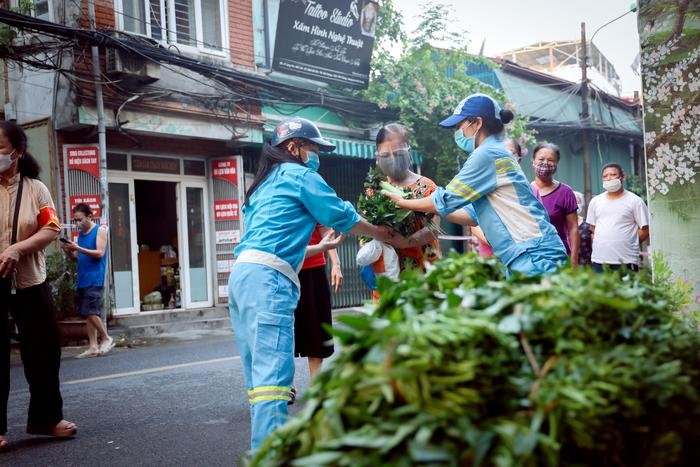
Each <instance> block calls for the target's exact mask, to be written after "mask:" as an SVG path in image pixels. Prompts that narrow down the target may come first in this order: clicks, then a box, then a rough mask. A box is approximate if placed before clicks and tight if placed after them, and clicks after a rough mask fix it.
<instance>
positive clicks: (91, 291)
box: [78, 287, 103, 318]
mask: <svg viewBox="0 0 700 467" xmlns="http://www.w3.org/2000/svg"><path fill="white" fill-rule="evenodd" d="M102 289H103V287H84V288H80V289H78V311H79V312H80V316H82V317H83V318H87V317H88V316H90V315H96V316H100V315H102Z"/></svg>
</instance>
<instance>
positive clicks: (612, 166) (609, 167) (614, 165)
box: [600, 162, 625, 177]
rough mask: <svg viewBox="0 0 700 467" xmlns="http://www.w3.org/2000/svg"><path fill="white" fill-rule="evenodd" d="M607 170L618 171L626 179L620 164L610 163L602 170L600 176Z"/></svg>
mask: <svg viewBox="0 0 700 467" xmlns="http://www.w3.org/2000/svg"><path fill="white" fill-rule="evenodd" d="M605 169H617V171H618V172H620V176H621V177H624V176H625V171H624V170H622V166H621V165H620V164H618V163H617V162H609V163H607V164H605V165H604V166H603V168H602V169H600V174H601V175H602V174H603V172H605Z"/></svg>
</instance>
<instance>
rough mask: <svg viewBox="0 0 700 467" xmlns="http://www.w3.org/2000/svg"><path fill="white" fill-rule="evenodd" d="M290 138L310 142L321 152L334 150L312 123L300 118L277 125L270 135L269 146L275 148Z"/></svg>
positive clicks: (333, 146)
mask: <svg viewBox="0 0 700 467" xmlns="http://www.w3.org/2000/svg"><path fill="white" fill-rule="evenodd" d="M292 138H303V139H307V140H309V141H312V142H314V143H316V144H317V145H318V148H319V149H320V150H321V151H333V150H335V144H333V143H331V142H330V141H328V140H327V139H326V138H324V137H323V136H322V135H321V132H320V131H319V129H318V127H317V126H316V124H314V122H312V121H311V120H307V119H305V118H301V117H293V118H289V119H287V120H285V121H283V122H281V123H280V124H279V125H277V127H276V128H275V131H274V132H273V133H272V139H271V142H270V144H271V145H272V146H277V145H280V144H282V143H284V142H285V141H287V140H290V139H292Z"/></svg>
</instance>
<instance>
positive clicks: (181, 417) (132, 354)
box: [0, 336, 309, 467]
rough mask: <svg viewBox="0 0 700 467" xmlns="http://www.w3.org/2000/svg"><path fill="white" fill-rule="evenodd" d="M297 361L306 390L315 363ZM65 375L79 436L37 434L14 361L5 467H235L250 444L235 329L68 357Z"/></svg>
mask: <svg viewBox="0 0 700 467" xmlns="http://www.w3.org/2000/svg"><path fill="white" fill-rule="evenodd" d="M73 353H75V352H73ZM296 364H297V372H296V379H295V386H296V387H297V391H298V392H299V393H300V395H301V393H303V390H304V389H305V388H306V387H307V386H308V381H309V380H308V367H307V366H306V361H305V359H297V361H296ZM61 381H62V394H63V400H64V415H65V418H66V419H68V420H70V421H73V422H75V423H76V424H77V425H78V434H77V436H76V437H75V438H73V439H69V440H55V439H52V438H46V437H37V436H30V435H27V434H26V433H25V432H24V429H25V424H26V413H27V407H28V403H29V392H28V388H27V384H26V381H25V379H24V375H23V373H22V367H21V366H20V365H15V366H13V368H12V371H11V383H12V389H11V392H10V401H9V409H8V411H9V413H8V426H9V429H8V437H9V439H10V442H11V449H10V450H8V451H6V452H4V453H2V454H0V465H7V466H13V467H19V466H32V467H35V466H54V465H55V466H112V465H113V466H160V465H163V466H165V465H167V466H189V465H200V466H218V465H228V466H231V465H238V464H239V461H240V459H241V456H243V455H244V453H245V451H246V450H247V449H248V447H249V438H250V427H249V423H250V420H249V412H248V402H247V397H246V394H245V389H244V385H243V375H242V368H241V362H240V358H239V356H238V351H237V349H236V346H235V344H234V341H233V337H232V336H231V337H218V338H208V339H202V340H197V341H190V342H174V343H167V344H160V345H152V346H146V347H138V348H133V349H119V348H117V349H115V350H114V351H113V352H112V353H110V354H109V355H106V356H103V357H98V358H90V359H84V360H76V359H73V358H65V359H64V360H63V361H62V366H61ZM299 409H301V407H300V404H299V403H297V404H294V405H293V406H292V412H296V411H298V410H299Z"/></svg>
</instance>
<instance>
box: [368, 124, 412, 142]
mask: <svg viewBox="0 0 700 467" xmlns="http://www.w3.org/2000/svg"><path fill="white" fill-rule="evenodd" d="M391 135H397V136H398V137H399V138H401V141H403V142H404V143H408V130H407V129H406V127H405V126H403V125H401V124H400V123H389V124H388V125H384V126H383V127H382V128H381V129H380V130H379V131H378V132H377V138H376V139H375V142H376V144H377V146H379V145H380V144H382V143H384V142H385V141H386V140H388V139H389V137H390V136H391Z"/></svg>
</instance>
